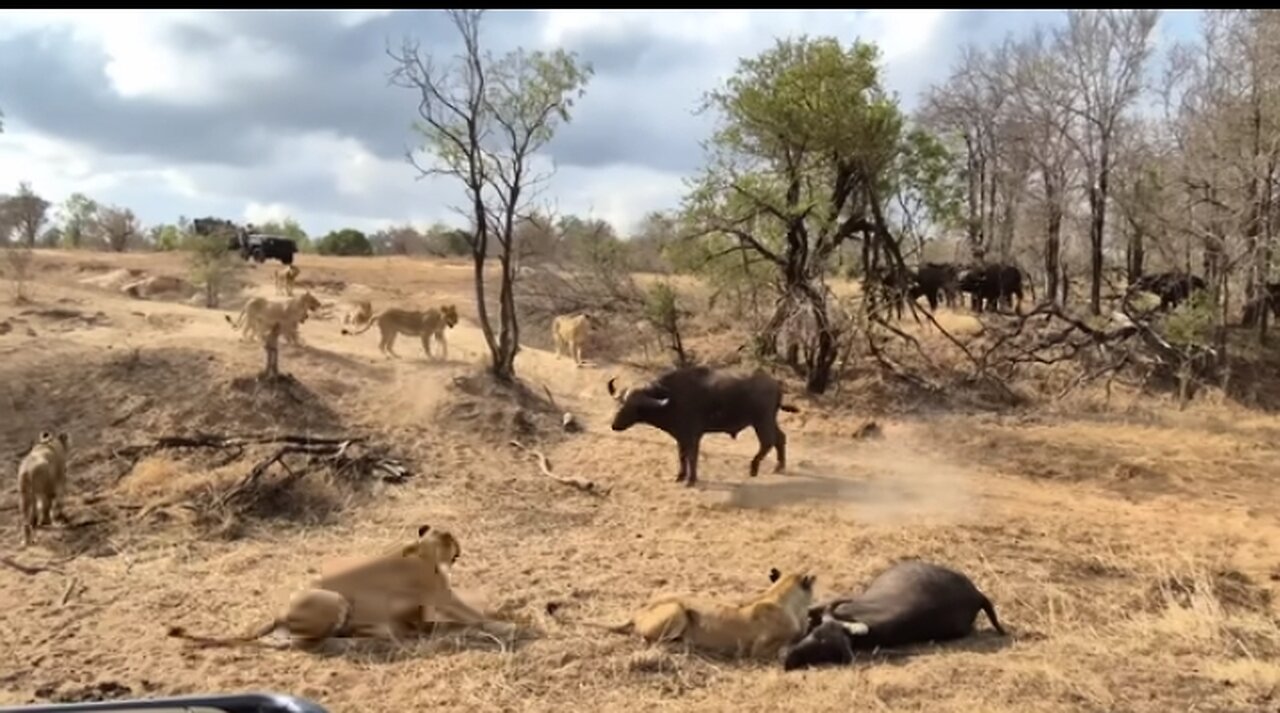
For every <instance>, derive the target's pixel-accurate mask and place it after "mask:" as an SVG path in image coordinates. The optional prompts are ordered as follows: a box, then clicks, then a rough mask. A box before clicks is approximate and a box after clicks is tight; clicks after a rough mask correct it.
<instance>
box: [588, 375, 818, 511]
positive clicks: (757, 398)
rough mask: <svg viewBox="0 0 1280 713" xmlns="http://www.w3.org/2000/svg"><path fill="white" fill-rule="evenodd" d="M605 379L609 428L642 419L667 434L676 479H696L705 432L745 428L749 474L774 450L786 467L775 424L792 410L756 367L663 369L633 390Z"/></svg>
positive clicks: (733, 433) (734, 433)
mask: <svg viewBox="0 0 1280 713" xmlns="http://www.w3.org/2000/svg"><path fill="white" fill-rule="evenodd" d="M614 381H615V379H609V395H610V396H612V397H613V398H614V399H615V400H617V401H618V403H619V407H618V412H617V413H616V414H615V415H614V417H613V430H614V431H625V430H627V429H628V428H631V427H632V426H634V425H635V424H637V423H644V424H648V425H650V426H653V427H654V428H657V429H659V430H661V431H664V432H666V433H668V434H670V435H671V437H672V438H674V439H675V440H676V446H677V447H678V449H679V455H680V472H679V473H677V474H676V482H677V483H678V482H681V481H684V483H685V485H687V486H690V487H692V486H693V484H694V483H696V482H697V481H698V445H699V443H700V442H701V440H702V436H703V434H705V433H727V434H729V435H730V436H731V437H733V438H737V437H738V432H739V431H741V430H743V429H744V428H746V427H747V426H751V427H752V428H754V429H755V432H756V440H758V441H759V442H760V450H759V451H758V452H757V453H756V455H755V457H754V458H752V459H751V477H753V478H754V477H755V476H756V474H757V473H758V472H759V470H760V462H761V461H762V460H764V457H765V456H766V455H767V454H768V453H769V451H770V450H771V449H776V451H777V455H778V466H777V468H775V469H774V472H778V473H780V472H782V471H783V470H784V469H785V468H786V467H787V436H786V434H785V433H783V432H782V429H781V428H779V427H778V410H779V409H781V410H783V411H787V412H789V413H796V412H797V409H796V408H795V407H794V406H788V405H785V404H783V403H782V384H781V383H780V382H779V381H778V380H777V379H775V378H773V377H772V376H769V375H768V374H766V373H764V372H763V371H760V370H757V371H756V372H755V373H753V374H751V375H749V376H738V375H732V374H724V373H719V372H716V371H714V370H712V369H710V368H708V367H705V366H686V367H680V368H678V369H673V370H671V371H668V372H666V373H664V374H662V375H661V376H659V377H658V378H657V379H656V380H654V381H652V382H650V383H648V384H646V385H644V386H640V387H637V388H633V389H625V390H619V389H618V388H617V387H616V386H615V385H614Z"/></svg>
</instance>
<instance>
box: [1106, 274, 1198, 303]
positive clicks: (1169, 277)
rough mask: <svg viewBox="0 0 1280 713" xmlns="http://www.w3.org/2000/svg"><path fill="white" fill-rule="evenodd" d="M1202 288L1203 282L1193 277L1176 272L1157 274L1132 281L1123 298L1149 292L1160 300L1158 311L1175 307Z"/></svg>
mask: <svg viewBox="0 0 1280 713" xmlns="http://www.w3.org/2000/svg"><path fill="white" fill-rule="evenodd" d="M1204 288H1205V282H1204V280H1202V279H1200V278H1199V277H1197V276H1195V275H1190V274H1187V273H1185V272H1178V271H1172V272H1158V273H1155V274H1152V275H1143V276H1141V277H1139V278H1138V279H1136V280H1134V281H1133V283H1132V284H1130V285H1129V289H1128V290H1126V291H1125V296H1126V297H1128V296H1129V295H1131V294H1133V293H1134V292H1150V293H1152V294H1154V295H1156V296H1157V297H1159V298H1160V309H1162V310H1165V309H1170V308H1173V307H1177V306H1178V305H1179V304H1180V303H1182V301H1183V300H1185V299H1187V298H1188V297H1190V296H1191V293H1193V292H1196V291H1199V290H1203V289H1204Z"/></svg>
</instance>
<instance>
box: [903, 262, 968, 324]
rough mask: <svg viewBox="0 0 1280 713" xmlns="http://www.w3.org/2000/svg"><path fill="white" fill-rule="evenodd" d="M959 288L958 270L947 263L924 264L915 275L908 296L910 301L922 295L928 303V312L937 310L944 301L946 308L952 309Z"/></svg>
mask: <svg viewBox="0 0 1280 713" xmlns="http://www.w3.org/2000/svg"><path fill="white" fill-rule="evenodd" d="M959 286H960V270H959V268H957V267H956V266H955V265H953V264H951V263H949V262H926V263H925V264H923V265H921V266H920V269H919V270H917V271H916V273H915V281H914V284H913V285H912V286H911V290H910V292H909V293H908V295H909V296H910V297H911V299H912V300H916V299H919V297H920V296H921V295H924V297H925V299H926V300H928V301H929V311H931V312H932V311H934V310H936V309H938V303H939V302H940V301H942V300H943V299H945V301H946V305H947V306H948V307H954V306H955V302H956V292H957V290H958V289H959Z"/></svg>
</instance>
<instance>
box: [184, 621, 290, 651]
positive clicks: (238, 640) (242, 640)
mask: <svg viewBox="0 0 1280 713" xmlns="http://www.w3.org/2000/svg"><path fill="white" fill-rule="evenodd" d="M280 623H281V622H280V620H279V619H272V620H271V621H268V622H267V623H265V624H263V625H262V626H260V627H258V628H257V629H255V630H253V631H251V632H249V633H248V634H245V635H243V636H228V637H225V638H218V637H213V636H197V635H195V634H190V633H188V632H187V630H186V629H184V628H183V627H181V626H171V627H169V632H168V633H169V636H172V637H174V638H178V639H185V640H187V641H190V642H192V643H194V644H197V645H199V646H236V645H239V644H252V643H257V640H258V639H261V638H262V637H264V636H266V635H267V634H270V633H271V632H273V631H275V630H276V629H277V628H279V626H280Z"/></svg>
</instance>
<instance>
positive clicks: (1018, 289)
mask: <svg viewBox="0 0 1280 713" xmlns="http://www.w3.org/2000/svg"><path fill="white" fill-rule="evenodd" d="M959 289H960V291H961V292H967V293H969V294H970V295H972V297H973V309H974V311H976V312H982V311H984V310H990V311H993V312H994V311H995V310H996V306H997V305H998V304H1004V305H1005V306H1006V307H1008V306H1012V303H1013V300H1012V299H1011V298H1012V297H1017V298H1018V310H1019V311H1021V310H1022V270H1019V269H1018V267H1017V266H1016V265H1003V264H999V263H989V264H986V265H978V266H976V267H971V268H969V269H967V270H965V271H964V273H963V274H962V275H961V276H960V280H959Z"/></svg>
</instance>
